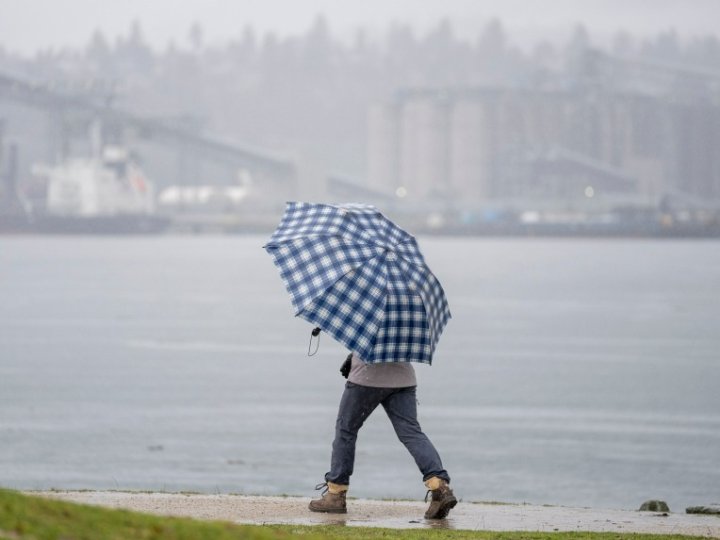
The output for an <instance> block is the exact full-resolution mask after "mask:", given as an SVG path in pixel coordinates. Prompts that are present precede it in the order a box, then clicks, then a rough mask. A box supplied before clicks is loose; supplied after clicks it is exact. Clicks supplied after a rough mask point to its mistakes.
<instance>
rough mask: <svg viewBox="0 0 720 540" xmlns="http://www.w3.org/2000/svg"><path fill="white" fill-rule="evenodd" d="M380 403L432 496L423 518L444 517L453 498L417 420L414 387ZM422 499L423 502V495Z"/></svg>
mask: <svg viewBox="0 0 720 540" xmlns="http://www.w3.org/2000/svg"><path fill="white" fill-rule="evenodd" d="M382 404H383V407H384V408H385V412H387V415H388V417H389V418H390V421H391V422H392V425H393V427H394V428H395V433H396V434H397V436H398V438H399V439H400V441H402V443H403V444H404V445H405V447H406V448H407V449H408V451H409V452H410V454H411V455H412V456H413V458H414V459H415V463H417V466H418V468H419V469H420V472H421V473H422V475H423V482H424V483H425V486H426V487H427V488H428V490H429V491H428V494H432V500H431V501H430V506H429V507H428V509H427V511H426V512H425V518H426V519H443V518H445V517H447V515H448V513H449V512H450V510H451V509H453V508H454V507H455V505H456V504H457V499H456V498H455V495H454V494H453V492H452V490H451V489H450V486H449V485H448V484H449V482H450V476H449V475H448V473H447V471H446V470H445V469H444V468H443V466H442V462H441V461H440V455H439V454H438V452H437V450H436V449H435V447H434V446H433V444H432V442H430V439H428V438H427V436H426V435H425V434H424V433H423V431H422V429H421V428H420V424H419V423H418V421H417V400H416V399H415V387H414V386H413V387H409V388H401V389H398V390H397V391H396V392H394V393H392V394H391V395H389V396H388V397H387V398H385V400H384V401H383V403H382ZM425 500H426V501H427V495H426V496H425Z"/></svg>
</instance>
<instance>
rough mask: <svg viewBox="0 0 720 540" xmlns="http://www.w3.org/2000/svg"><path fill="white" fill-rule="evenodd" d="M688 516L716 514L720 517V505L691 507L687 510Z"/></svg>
mask: <svg viewBox="0 0 720 540" xmlns="http://www.w3.org/2000/svg"><path fill="white" fill-rule="evenodd" d="M685 511H686V512H687V513H688V514H714V515H719V516H720V504H708V505H707V506H689V507H687V508H686V509H685Z"/></svg>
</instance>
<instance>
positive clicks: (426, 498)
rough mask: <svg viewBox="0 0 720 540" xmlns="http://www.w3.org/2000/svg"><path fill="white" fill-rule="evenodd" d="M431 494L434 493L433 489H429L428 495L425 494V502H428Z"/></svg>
mask: <svg viewBox="0 0 720 540" xmlns="http://www.w3.org/2000/svg"><path fill="white" fill-rule="evenodd" d="M431 493H432V489H428V490H427V493H425V502H427V500H428V497H429V496H430V494H431Z"/></svg>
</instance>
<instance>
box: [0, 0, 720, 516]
mask: <svg viewBox="0 0 720 540" xmlns="http://www.w3.org/2000/svg"><path fill="white" fill-rule="evenodd" d="M718 20H720V7H718V3H717V2H715V1H710V0H692V1H685V2H681V1H660V0H658V1H652V2H651V1H639V0H626V1H615V0H606V1H599V0H598V1H594V0H586V1H577V0H574V1H572V0H555V1H552V2H543V3H537V2H527V1H519V0H507V1H504V2H499V1H488V2H476V1H459V0H454V1H446V2H428V1H409V0H395V1H386V2H381V1H377V0H372V1H367V2H362V3H357V2H355V3H350V2H337V1H329V0H328V1H321V0H315V1H312V0H305V1H289V0H288V1H280V0H271V1H266V2H230V1H204V2H200V1H194V0H193V1H187V2H181V3H179V4H176V3H170V2H165V1H154V2H140V1H139V0H130V1H127V2H122V3H118V2H109V1H92V0H69V1H65V2H60V3H58V2H50V1H41V0H29V1H24V2H19V1H18V2H16V1H7V0H0V233H2V234H0V483H2V484H3V485H4V486H8V487H14V488H19V489H48V488H53V487H56V488H78V489H83V488H91V489H153V490H176V491H177V490H195V491H202V492H219V491H223V492H245V493H264V494H273V495H277V494H279V493H287V494H293V495H305V496H307V495H310V494H311V493H312V486H314V485H315V484H316V483H317V482H319V481H320V480H321V479H322V474H323V473H324V472H325V470H326V467H327V461H328V459H329V453H330V443H331V440H332V433H333V425H334V419H335V414H336V411H337V403H338V399H339V396H340V394H341V392H342V383H343V382H344V379H342V378H341V377H340V375H339V374H338V372H337V369H338V368H339V365H340V363H341V361H342V360H343V359H344V357H345V355H346V351H344V350H342V347H340V346H339V345H337V344H335V343H332V341H331V340H329V339H325V340H324V341H323V343H322V346H321V349H320V352H319V353H318V355H317V356H315V357H313V358H312V359H310V358H307V357H306V356H305V354H306V346H307V339H308V337H309V336H308V334H309V330H310V328H308V325H307V324H305V323H304V322H303V321H300V320H298V319H295V318H294V317H293V313H292V310H291V307H290V300H289V298H288V297H287V294H286V292H285V290H284V288H283V286H282V284H281V281H280V279H279V277H278V275H277V271H276V269H275V268H274V267H273V265H272V262H271V261H270V259H269V257H267V255H266V254H265V253H264V252H263V251H262V249H261V246H262V245H263V244H264V242H265V241H266V240H267V238H268V235H269V233H270V231H271V230H272V228H273V227H274V226H275V225H276V224H277V222H278V221H279V219H280V217H281V215H282V210H283V206H284V204H285V201H286V200H288V199H291V200H292V199H298V200H308V201H327V202H347V201H358V202H369V203H375V204H377V205H378V207H379V208H380V209H381V210H382V211H383V212H385V213H386V214H387V215H389V216H391V217H393V218H395V219H396V220H397V221H398V223H399V224H400V225H401V226H403V227H406V228H407V229H408V230H409V231H410V232H412V233H416V234H418V237H419V242H420V245H421V248H422V249H423V253H424V255H425V257H426V259H427V261H428V263H429V265H430V267H431V268H432V269H433V271H434V272H435V273H436V275H437V277H438V278H439V280H440V282H441V283H442V284H443V286H444V288H445V290H446V292H447V294H448V300H449V303H450V307H451V310H452V312H453V319H452V320H451V321H450V323H449V325H448V328H447V330H446V331H445V333H444V335H443V338H442V340H441V342H440V344H439V346H438V349H437V354H436V357H435V360H434V365H433V366H432V367H431V368H428V367H427V366H418V369H417V371H418V377H419V381H420V384H419V396H420V397H419V399H420V402H421V404H420V412H419V415H420V420H421V422H422V424H423V427H424V428H425V429H426V431H427V432H428V434H429V435H430V437H431V438H432V440H433V441H434V442H435V443H436V444H437V446H438V447H439V449H440V451H441V454H442V456H443V460H444V462H445V464H446V466H447V468H448V470H449V471H450V473H451V475H452V477H453V486H454V489H455V490H456V493H458V494H460V495H461V496H462V497H463V498H464V499H465V500H496V501H508V502H537V503H541V504H567V505H579V506H606V507H623V508H637V507H638V506H639V505H640V503H641V502H643V501H644V500H646V499H649V498H664V499H665V500H667V501H668V502H669V503H670V506H671V509H672V510H673V511H682V508H683V506H688V505H693V504H707V503H711V502H714V501H717V500H718V498H720V491H718V489H719V486H720V477H719V475H720V471H719V470H718V468H717V466H716V462H717V455H718V453H719V452H720V414H719V413H718V411H720V403H719V402H718V400H719V399H720V393H719V392H717V387H718V380H717V377H716V376H714V375H713V374H715V373H716V371H717V369H716V368H717V351H718V350H720V337H719V335H718V333H717V321H718V320H720V311H719V309H720V302H718V295H717V291H718V290H720V259H719V258H718V255H719V253H720V252H719V251H718V250H717V240H716V238H711V239H698V238H693V239H691V240H688V239H683V240H669V239H658V238H656V237H658V236H685V237H697V236H711V237H717V236H718V235H720V153H718V152H717V149H718V148H720V35H719V33H720V31H719V30H718V28H717V21H718ZM104 149H109V150H112V152H109V153H107V155H104V152H103V150H104ZM101 157H102V159H105V160H106V161H105V162H104V163H103V164H104V166H105V169H104V170H112V171H115V172H116V173H117V174H116V175H115V176H111V177H110V179H111V180H112V182H110V183H112V184H113V186H114V185H115V184H122V185H123V191H121V190H116V191H114V192H113V193H114V194H115V197H117V199H118V201H119V202H118V201H115V200H113V199H112V198H111V197H110V198H105V199H103V201H101V202H102V204H104V205H105V206H102V204H100V205H98V204H95V203H97V202H98V201H96V200H92V197H93V195H92V194H90V195H88V196H87V197H85V198H86V199H88V200H86V201H84V202H89V203H93V204H92V205H89V210H85V206H78V207H77V208H80V210H79V209H77V208H76V209H74V210H73V208H75V207H72V208H70V207H68V206H64V202H67V201H63V199H62V198H61V199H54V198H53V197H55V196H57V195H58V192H56V190H55V187H59V188H60V191H59V193H60V195H62V194H63V193H64V194H65V195H68V196H69V195H73V193H74V191H73V189H66V188H64V187H63V185H64V184H66V183H67V182H68V181H69V180H74V179H73V177H72V174H74V173H79V172H83V171H85V172H86V171H87V170H89V168H90V167H94V166H95V165H96V164H97V162H98V161H99V160H100V158H101ZM128 157H131V158H132V160H133V162H134V163H135V164H134V165H133V166H132V167H129V166H127V167H126V165H127V163H126V161H125V160H127V159H128ZM133 167H136V168H133ZM126 169H127V170H130V173H131V174H130V175H127V174H126V172H127V170H126ZM47 171H51V172H52V171H55V172H54V173H53V174H54V175H55V176H53V174H48V172H47ZM58 171H59V172H58ZM139 171H142V173H143V174H142V175H141V174H140V173H139ZM61 173H62V174H61ZM83 174H84V173H83ZM48 178H50V180H48ZM92 179H93V178H90V180H92ZM143 179H146V180H147V182H145V180H143ZM126 180H127V181H128V182H126ZM123 182H124V183H123ZM89 183H90V184H92V182H89ZM131 184H132V185H134V186H135V188H134V189H135V191H131V190H130V189H129V188H128V186H129V185H131ZM151 185H152V186H154V188H153V189H150V188H149V187H148V186H151ZM70 187H72V186H70ZM115 187H117V186H115ZM220 188H222V189H220ZM141 192H142V193H143V199H142V201H141V202H142V205H136V206H134V207H133V208H134V210H132V211H130V212H128V213H127V216H124V215H123V214H122V211H120V212H118V208H120V209H121V210H122V205H121V204H120V203H122V204H126V203H127V200H126V199H128V194H130V195H132V197H130V199H131V200H130V202H132V203H133V204H135V203H136V202H137V200H136V198H133V197H135V195H137V194H138V193H141ZM75 193H76V192H75ZM68 200H69V199H68ZM58 201H60V202H59V203H58ZM78 202H83V201H78ZM60 203H63V204H60ZM128 204H129V203H128ZM68 208H70V210H68ZM138 215H143V216H148V215H149V216H150V217H153V218H157V220H156V221H155V222H154V225H155V226H157V227H156V228H153V227H150V228H149V229H142V228H140V229H139V231H138V229H137V228H133V227H135V226H134V225H132V223H133V222H132V220H133V219H139V218H138V217H137V216H138ZM128 216H129V217H128ZM126 218H127V219H126ZM542 224H546V225H548V226H550V227H551V228H550V229H538V228H533V227H536V226H538V225H542ZM578 224H584V226H587V228H586V229H578V227H579V225H578ZM151 225H152V224H151ZM163 227H167V228H168V230H169V231H171V232H174V233H175V234H141V235H137V234H136V235H123V234H122V233H123V232H127V231H128V230H130V232H135V233H137V232H159V231H162V230H164V229H163ZM607 227H611V228H610V229H608V228H607ZM548 231H549V232H550V233H551V234H559V235H562V236H583V234H584V233H585V232H589V233H590V236H598V235H600V236H602V235H605V234H607V235H608V236H614V238H606V239H598V238H591V239H589V238H585V237H582V238H570V239H568V238H564V239H562V240H559V239H557V238H537V237H534V236H535V233H539V234H537V236H541V235H543V234H546V233H547V232H548ZM608 231H609V233H610V234H608ZM28 232H29V233H31V234H25V233H28ZM37 232H41V233H47V232H50V233H53V234H52V235H47V234H35V233H37ZM58 232H80V233H82V234H79V235H74V236H73V235H57V234H55V233H58ZM98 232H101V233H107V232H109V233H112V234H110V235H106V236H102V235H97V234H96V233H98ZM198 232H200V233H211V234H202V235H200V234H194V233H198ZM228 232H241V233H243V234H242V235H229V234H214V233H228ZM429 232H432V233H440V234H435V235H434V236H431V235H429V234H428V235H426V234H424V233H429ZM19 233H22V234H19ZM88 233H92V234H88ZM454 233H462V234H463V236H459V235H455V234H454ZM473 233H481V234H490V235H494V234H496V233H497V234H503V235H504V234H511V235H516V236H517V235H522V236H531V238H496V237H495V238H487V237H474V236H469V235H468V234H470V235H472V234H473ZM627 236H632V237H633V238H627ZM638 236H640V237H644V238H637V237H638ZM648 237H650V238H648ZM361 438H362V440H361V441H360V445H359V449H358V462H357V468H356V470H357V474H356V475H355V476H354V477H353V495H355V496H359V497H376V498H384V497H400V498H413V499H417V498H419V497H421V496H422V495H423V494H424V489H423V487H422V484H421V483H420V482H419V479H418V478H417V471H416V470H415V467H414V464H413V463H412V462H411V460H409V459H408V456H407V455H406V454H405V451H404V449H403V448H402V447H401V446H400V445H399V443H397V442H396V441H395V440H394V435H393V433H392V428H391V426H390V425H389V423H388V422H387V421H386V418H384V417H383V416H382V414H375V415H373V416H372V417H371V419H370V421H369V422H368V424H367V425H366V426H365V427H364V428H363V432H362V433H361ZM298 464H302V466H298ZM389 474H391V475H392V477H389V476H388V475H389ZM388 479H390V480H391V481H388Z"/></svg>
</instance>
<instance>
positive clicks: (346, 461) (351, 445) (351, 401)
mask: <svg viewBox="0 0 720 540" xmlns="http://www.w3.org/2000/svg"><path fill="white" fill-rule="evenodd" d="M387 394H388V389H383V388H370V387H367V386H360V385H357V384H353V383H351V382H347V383H346V384H345V391H344V392H343V395H342V399H341V400H340V408H339V410H338V415H337V420H336V421H335V440H333V445H332V457H331V459H330V471H328V472H327V473H326V474H325V481H326V484H325V486H326V487H327V489H326V491H325V492H323V494H322V497H321V498H320V499H315V500H313V501H310V506H309V508H310V510H312V511H313V512H332V513H345V512H346V511H347V510H346V503H345V496H346V492H347V490H348V487H349V484H350V476H351V475H352V473H353V467H354V465H355V442H356V441H357V433H358V431H359V430H360V428H361V427H362V425H363V423H364V422H365V420H366V419H367V417H368V416H370V413H372V412H373V411H374V410H375V408H376V407H377V406H378V405H379V404H380V403H381V402H382V400H383V398H384V397H385V396H386V395H387ZM323 486H324V485H323V484H319V485H318V487H317V488H316V489H320V488H322V487H323Z"/></svg>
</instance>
